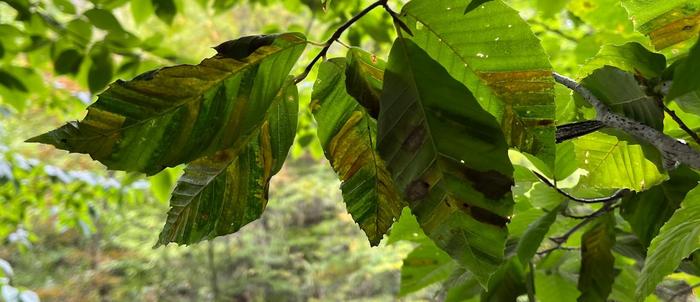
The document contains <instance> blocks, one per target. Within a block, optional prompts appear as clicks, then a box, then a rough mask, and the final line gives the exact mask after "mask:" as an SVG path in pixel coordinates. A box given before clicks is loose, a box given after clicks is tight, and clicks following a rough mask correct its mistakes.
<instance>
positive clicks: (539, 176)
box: [532, 171, 629, 203]
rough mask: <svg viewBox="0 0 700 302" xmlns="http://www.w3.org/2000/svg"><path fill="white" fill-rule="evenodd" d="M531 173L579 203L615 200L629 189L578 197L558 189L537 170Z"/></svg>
mask: <svg viewBox="0 0 700 302" xmlns="http://www.w3.org/2000/svg"><path fill="white" fill-rule="evenodd" d="M532 173H535V176H537V178H539V179H540V181H542V183H544V184H545V185H547V186H549V187H551V188H552V189H554V190H556V191H557V192H558V193H559V194H561V195H564V197H566V198H568V199H571V200H573V201H576V202H580V203H605V202H610V201H613V200H616V199H618V198H620V197H622V196H623V195H625V194H627V193H628V192H629V190H627V189H620V190H617V191H616V192H615V193H613V195H611V196H606V197H598V198H580V197H576V196H573V195H571V194H569V192H566V191H564V190H562V189H559V188H558V187H557V185H556V184H554V183H552V182H551V181H549V179H547V177H544V175H542V174H540V173H537V172H535V171H532Z"/></svg>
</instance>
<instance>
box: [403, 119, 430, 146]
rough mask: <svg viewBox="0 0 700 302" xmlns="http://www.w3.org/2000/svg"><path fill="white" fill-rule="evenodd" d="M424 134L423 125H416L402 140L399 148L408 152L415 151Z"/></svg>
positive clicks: (422, 141) (421, 142) (422, 140)
mask: <svg viewBox="0 0 700 302" xmlns="http://www.w3.org/2000/svg"><path fill="white" fill-rule="evenodd" d="M425 134H426V130H425V126H424V125H422V124H421V125H418V126H416V128H414V129H413V131H411V134H409V135H408V137H407V138H406V140H405V141H403V144H402V145H401V148H403V149H404V150H406V151H409V152H415V151H416V150H418V148H420V146H422V145H423V143H424V142H425Z"/></svg>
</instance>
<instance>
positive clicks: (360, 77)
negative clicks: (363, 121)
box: [345, 47, 386, 119]
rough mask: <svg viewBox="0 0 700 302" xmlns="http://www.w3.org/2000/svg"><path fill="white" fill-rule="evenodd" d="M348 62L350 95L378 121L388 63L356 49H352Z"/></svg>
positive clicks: (347, 73)
mask: <svg viewBox="0 0 700 302" xmlns="http://www.w3.org/2000/svg"><path fill="white" fill-rule="evenodd" d="M347 60H348V68H347V69H346V71H345V77H346V88H347V90H348V94H350V95H351V96H352V97H354V98H355V99H356V100H357V102H359V103H360V105H362V106H363V107H365V109H366V110H367V113H369V115H370V116H371V117H372V118H375V119H376V118H377V117H378V116H379V98H380V97H381V94H382V84H383V79H384V69H385V68H386V62H384V61H383V60H382V59H379V58H377V56H375V55H373V54H370V53H368V52H366V51H363V50H362V49H359V48H356V47H353V48H350V50H349V51H348V56H347Z"/></svg>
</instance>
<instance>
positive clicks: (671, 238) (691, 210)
mask: <svg viewBox="0 0 700 302" xmlns="http://www.w3.org/2000/svg"><path fill="white" fill-rule="evenodd" d="M698 249H700V188H698V187H695V189H693V190H692V191H690V192H688V194H687V195H686V197H685V199H684V200H683V202H682V203H681V207H680V208H679V209H678V210H676V211H675V212H674V213H673V216H671V218H670V219H669V220H668V221H667V222H666V223H665V224H664V225H663V226H662V227H661V230H660V231H659V235H658V236H656V237H654V239H653V240H652V241H651V245H650V246H649V250H648V252H647V259H646V261H645V263H644V267H643V268H642V273H641V274H640V275H639V281H638V282H637V291H636V294H637V298H638V299H641V298H644V297H646V296H648V295H649V294H650V293H652V292H653V291H654V288H655V287H656V284H658V283H659V282H661V280H663V278H664V276H666V275H668V274H670V273H672V272H673V271H674V270H675V269H676V268H678V265H679V264H680V263H681V260H683V259H684V258H686V257H688V255H690V254H691V253H692V252H693V251H695V250H698Z"/></svg>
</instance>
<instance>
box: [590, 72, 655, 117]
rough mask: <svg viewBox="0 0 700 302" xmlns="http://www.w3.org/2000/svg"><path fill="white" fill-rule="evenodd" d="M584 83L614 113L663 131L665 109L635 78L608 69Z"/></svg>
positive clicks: (625, 73) (628, 74)
mask: <svg viewBox="0 0 700 302" xmlns="http://www.w3.org/2000/svg"><path fill="white" fill-rule="evenodd" d="M610 83H615V84H614V85H611V84H610ZM581 84H582V85H583V86H585V87H586V88H588V89H589V90H590V91H591V92H593V94H595V96H597V97H598V99H600V100H601V101H602V102H603V103H605V104H606V105H608V107H609V108H610V109H611V110H612V111H614V112H617V113H619V114H621V115H624V116H626V117H629V118H631V119H634V120H636V121H639V122H642V123H644V124H646V125H647V126H649V127H652V128H654V129H657V130H663V128H664V124H663V120H664V112H663V110H662V109H661V108H660V107H659V105H658V104H657V102H656V100H655V99H654V98H653V97H651V96H648V95H647V94H646V92H645V91H644V90H643V89H642V88H641V87H640V86H639V83H637V80H636V79H635V78H634V75H632V74H630V73H627V72H624V71H622V70H620V69H618V68H615V67H612V66H605V67H603V68H601V69H598V70H596V71H594V72H593V73H592V74H591V75H589V76H587V77H586V78H585V79H583V81H581Z"/></svg>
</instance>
